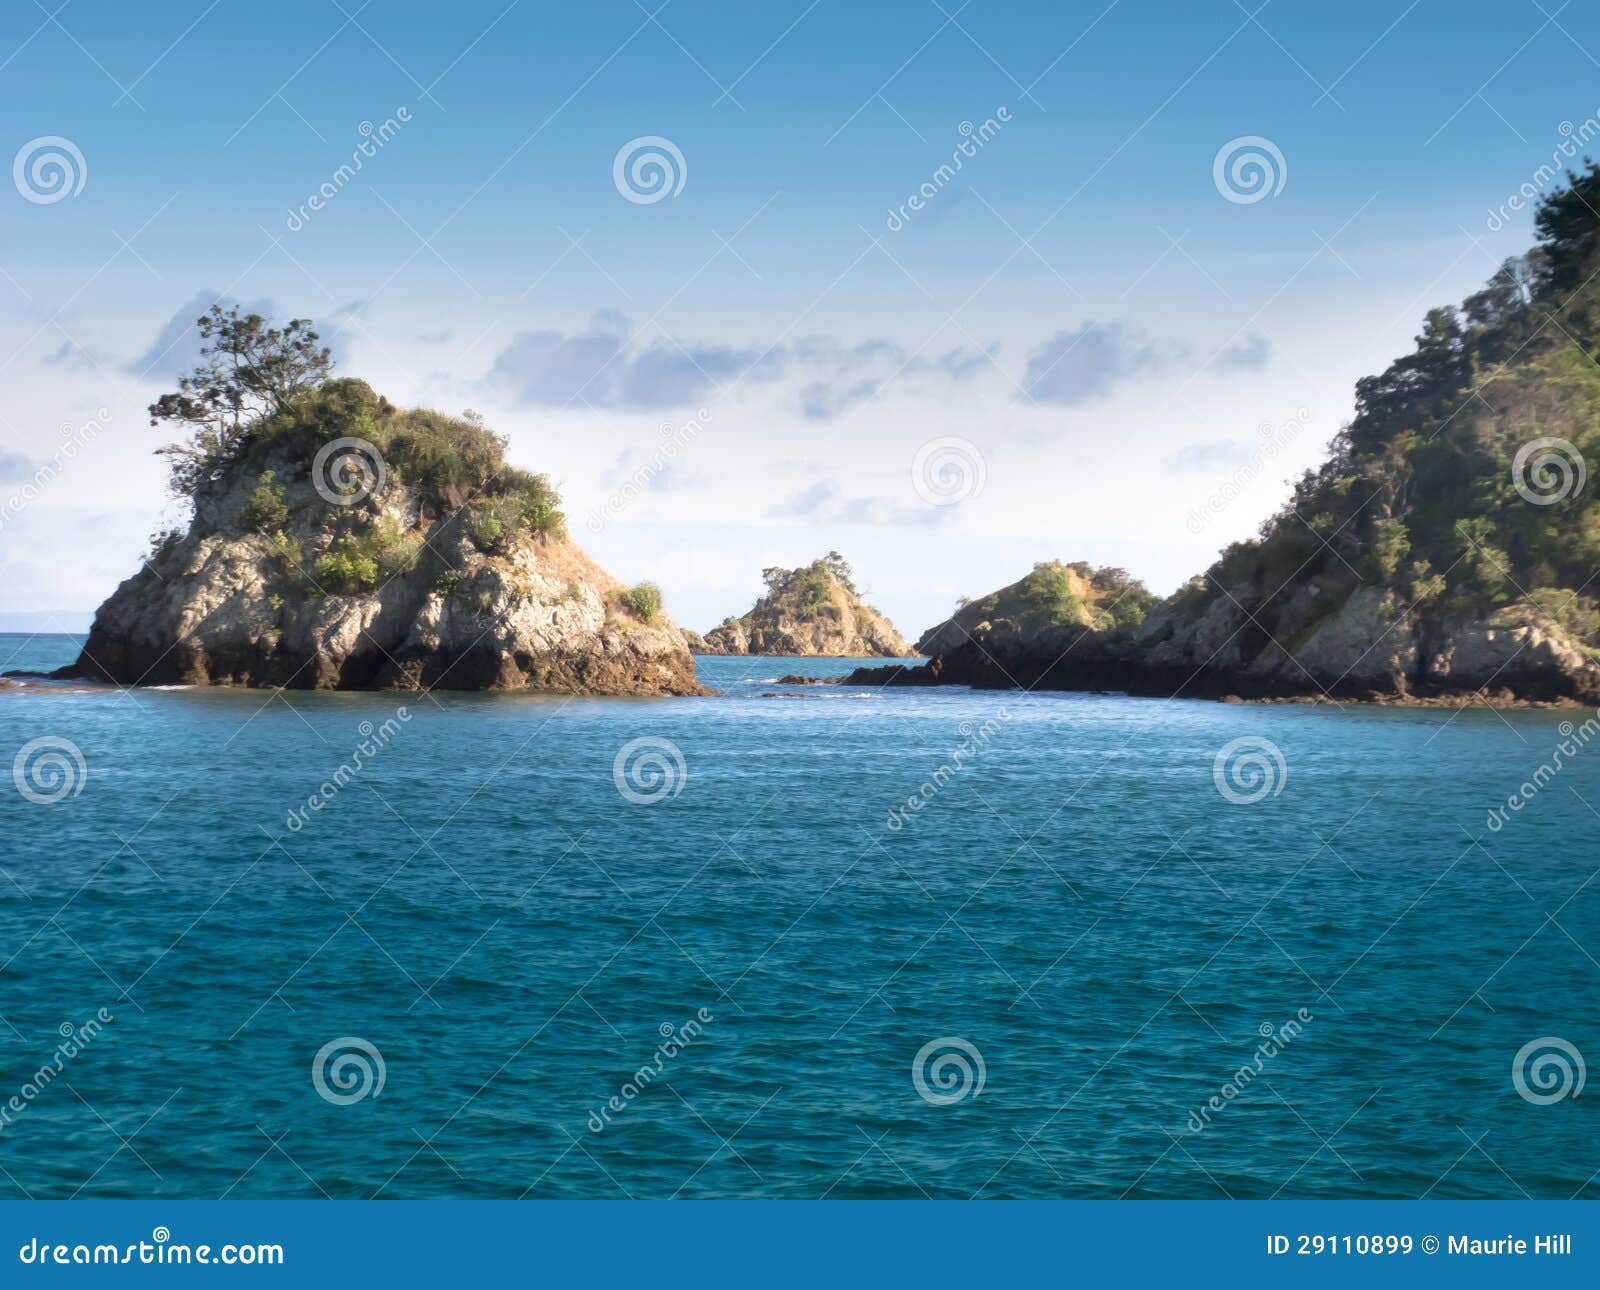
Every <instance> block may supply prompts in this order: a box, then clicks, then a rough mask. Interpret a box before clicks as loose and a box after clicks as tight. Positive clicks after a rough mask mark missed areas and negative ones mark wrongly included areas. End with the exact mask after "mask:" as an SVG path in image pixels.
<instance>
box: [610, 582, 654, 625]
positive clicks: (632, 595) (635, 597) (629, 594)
mask: <svg viewBox="0 0 1600 1290" xmlns="http://www.w3.org/2000/svg"><path fill="white" fill-rule="evenodd" d="M617 603H619V604H620V605H621V606H622V607H623V608H624V609H626V610H627V611H628V612H629V613H630V614H632V615H633V616H634V617H635V618H637V619H638V620H639V621H640V622H643V623H653V622H655V620H656V615H657V614H659V613H660V612H661V588H660V587H658V586H656V584H655V583H653V582H641V583H638V584H637V585H636V586H632V587H629V588H628V589H627V590H626V591H624V592H622V593H621V594H620V595H618V597H617Z"/></svg>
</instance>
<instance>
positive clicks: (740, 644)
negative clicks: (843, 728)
mask: <svg viewBox="0 0 1600 1290" xmlns="http://www.w3.org/2000/svg"><path fill="white" fill-rule="evenodd" d="M761 577H762V580H763V581H764V582H765V583H766V584H767V594H766V595H764V596H762V597H761V599H760V600H758V601H756V603H755V607H754V608H752V609H751V610H750V611H749V613H746V614H743V615H741V616H740V617H738V618H729V619H727V620H726V621H725V622H723V623H722V625H721V626H720V627H715V628H713V629H712V630H711V631H709V632H707V633H706V634H705V636H704V638H702V639H700V640H698V641H696V642H695V643H694V648H695V652H696V653H700V654H779V655H797V656H803V657H822V658H914V657H916V653H917V652H916V650H914V649H912V648H911V646H910V645H908V644H907V643H906V642H905V640H904V639H903V638H902V637H901V635H900V633H899V632H897V631H895V629H894V624H893V623H891V622H890V621H889V620H888V619H887V618H885V617H884V616H883V615H882V614H881V613H879V612H878V611H877V610H876V609H874V608H873V607H872V606H871V605H869V604H867V603H866V602H865V601H863V600H862V599H861V596H860V594H859V593H858V592H857V590H856V584H855V581H854V578H853V575H852V573H851V569H850V566H849V564H847V563H846V562H845V559H844V557H843V556H842V555H840V554H839V553H838V552H837V551H830V552H828V554H827V555H825V556H822V557H821V558H820V559H817V560H813V561H812V562H811V563H810V564H807V565H802V566H801V567H800V568H798V569H780V568H771V569H763V570H762V571H761Z"/></svg>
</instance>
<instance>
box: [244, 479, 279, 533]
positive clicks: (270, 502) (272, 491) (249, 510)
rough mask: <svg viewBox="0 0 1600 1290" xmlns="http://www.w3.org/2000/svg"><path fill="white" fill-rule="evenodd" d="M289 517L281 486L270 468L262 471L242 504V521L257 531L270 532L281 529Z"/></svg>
mask: <svg viewBox="0 0 1600 1290" xmlns="http://www.w3.org/2000/svg"><path fill="white" fill-rule="evenodd" d="M288 519H289V505H288V502H287V501H286V500H285V499H284V493H283V487H282V485H280V484H279V483H278V482H277V479H276V476H275V475H274V473H273V472H272V471H270V470H266V471H262V473H261V478H260V479H258V480H257V481H256V486H255V489H254V491H253V492H251V494H250V499H249V501H247V502H246V503H245V506H244V522H245V523H246V524H248V525H249V526H250V527H251V528H252V529H254V530H255V531H256V532H257V533H270V532H272V531H273V530H274V529H281V528H282V527H283V526H284V524H285V523H287V522H288Z"/></svg>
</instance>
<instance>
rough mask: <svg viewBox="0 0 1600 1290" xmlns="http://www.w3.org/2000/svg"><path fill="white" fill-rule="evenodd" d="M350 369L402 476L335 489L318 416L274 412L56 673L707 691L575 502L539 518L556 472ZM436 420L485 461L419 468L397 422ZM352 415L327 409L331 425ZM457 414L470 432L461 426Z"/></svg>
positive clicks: (300, 685)
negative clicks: (538, 473) (323, 469)
mask: <svg viewBox="0 0 1600 1290" xmlns="http://www.w3.org/2000/svg"><path fill="white" fill-rule="evenodd" d="M333 385H337V386H339V387H340V390H339V394H340V397H341V398H342V399H343V400H345V402H346V403H353V404H354V405H355V406H356V408H357V412H358V413H359V415H360V416H361V417H362V418H363V420H362V421H361V428H362V429H363V430H364V431H365V433H366V435H368V436H371V437H373V438H374V439H377V440H378V441H379V442H380V444H385V445H387V444H390V443H391V442H392V443H394V444H395V445H396V446H394V447H393V448H392V449H389V448H386V451H392V452H393V453H395V454H399V456H398V457H397V458H396V459H394V460H391V461H390V462H389V464H388V470H387V472H386V474H387V482H386V483H384V484H383V485H382V486H381V487H379V488H378V489H377V490H376V491H373V492H371V494H370V495H368V496H365V497H359V496H358V497H357V498H356V499H355V500H352V501H351V502H350V504H345V499H344V498H343V497H340V496H339V494H337V493H333V494H331V496H333V497H334V498H335V500H334V501H330V500H329V496H330V493H329V492H328V491H327V488H328V486H327V483H326V481H324V484H323V491H319V490H318V488H317V486H316V483H315V481H314V480H313V478H312V472H311V463H310V459H309V458H310V454H309V453H308V452H307V451H306V444H307V438H306V434H305V433H304V432H305V427H304V426H301V427H300V428H299V430H298V431H297V432H295V433H290V432H288V431H283V432H281V433H280V432H277V431H275V430H273V428H272V427H271V426H270V425H269V426H267V427H264V428H263V429H262V430H261V431H260V432H259V433H258V435H257V436H256V437H255V438H254V439H253V440H252V441H251V442H250V444H249V445H248V450H247V451H246V452H244V453H242V454H240V455H239V456H238V457H237V459H235V460H232V461H230V462H228V463H225V464H224V465H223V466H222V467H221V468H220V469H219V472H218V477H217V478H216V479H215V480H213V481H212V482H210V483H208V484H207V485H206V486H205V487H203V488H202V489H200V490H199V491H198V492H197V494H196V496H195V513H194V519H193V522H192V523H191V525H190V527H189V530H188V532H187V533H185V534H183V535H182V536H177V535H172V536H171V537H169V539H168V540H166V541H164V542H162V543H161V544H159V546H158V548H157V549H156V550H155V551H154V552H153V553H152V555H151V556H150V558H149V560H148V561H147V563H146V564H145V566H144V567H143V568H142V569H141V570H140V571H139V572H138V573H136V574H135V575H134V576H133V577H131V578H129V579H128V580H127V581H125V582H124V583H123V584H122V585H121V586H120V587H118V588H117V590H116V592H115V593H113V594H112V596H111V598H110V599H109V600H107V601H106V602H105V604H103V605H102V606H101V607H100V609H99V611H98V612H97V613H96V615H95V619H94V625H93V627H92V629H91V631H90V634H89V639H88V641H87V643H86V644H85V646H84V649H83V652H82V654H81V655H80V657H79V658H78V660H77V662H76V663H74V664H73V665H72V666H71V667H68V668H64V669H62V670H61V671H60V672H59V673H56V674H55V675H57V676H60V677H75V678H84V679H93V680H106V681H113V682H117V683H119V684H124V685H170V684H202V685H204V684H210V685H249V686H284V687H289V688H295V689H407V690H409V689H418V688H440V689H448V690H540V691H555V692H560V693H571V694H636V695H666V694H680V695H687V694H699V693H703V692H704V691H703V690H702V688H701V686H700V685H699V684H698V682H697V681H696V680H695V670H694V660H693V658H692V657H691V656H690V654H689V651H688V650H687V649H686V648H685V646H684V641H683V637H682V636H681V634H680V633H679V631H678V629H677V628H676V627H675V626H674V625H673V624H672V623H671V621H670V620H669V619H668V618H667V617H666V616H665V615H664V614H660V613H657V612H655V611H654V608H653V605H652V606H651V607H649V608H647V609H644V610H640V609H639V608H638V604H639V603H640V602H639V601H638V599H637V597H636V595H632V596H630V595H629V594H627V593H626V592H625V589H624V588H623V587H622V585H621V584H620V583H618V582H617V580H616V579H614V578H612V577H611V576H610V575H609V574H607V573H606V572H605V571H604V570H603V569H601V568H600V567H599V566H598V565H596V564H595V563H594V562H593V561H592V560H591V559H590V558H589V557H588V556H587V555H585V554H584V552H582V551H581V550H579V549H578V547H577V546H575V545H574V544H573V543H572V542H570V541H569V540H567V539H566V537H565V536H564V533H563V530H562V526H561V524H560V516H559V513H555V512H553V511H551V512H550V513H549V515H542V517H541V518H539V519H538V520H537V521H536V522H530V521H528V520H527V519H526V516H527V514H528V513H529V511H528V509H527V508H528V505H529V503H528V500H527V499H528V498H530V497H531V498H535V499H536V500H538V499H539V498H541V497H542V494H539V493H538V492H537V489H538V488H543V487H544V484H543V481H542V479H539V478H538V477H533V476H528V475H526V474H525V472H519V471H514V470H513V469H512V468H510V467H507V466H505V465H504V464H503V461H502V460H501V459H500V457H499V446H500V444H499V441H498V440H496V439H495V438H494V437H493V436H489V435H487V432H486V431H483V430H482V429H481V427H478V426H477V425H476V423H470V422H452V421H451V420H450V419H449V418H443V417H440V416H439V415H438V414H436V413H418V414H408V413H400V412H397V411H395V410H394V409H392V408H389V406H388V405H387V404H382V405H381V406H379V405H378V404H377V403H376V401H375V399H374V396H372V394H371V391H370V390H368V389H367V388H366V387H365V386H364V385H363V384H362V383H361V382H335V383H330V386H333ZM325 388H326V387H325ZM340 406H341V408H342V409H343V410H344V411H345V412H348V408H345V407H344V404H341V405H340ZM352 415H353V414H352ZM408 417H419V418H423V419H424V421H423V422H419V423H417V425H411V424H410V423H408V422H407V418H408ZM418 425H420V426H421V428H420V429H419V428H418ZM269 432H270V433H269ZM424 432H426V433H427V434H430V435H433V436H435V438H434V439H431V440H429V441H428V446H429V448H430V450H435V451H437V450H438V448H439V445H440V444H441V443H443V444H444V445H445V448H446V450H454V449H458V448H459V449H460V451H461V452H462V453H466V452H467V451H468V450H469V449H470V450H474V451H478V452H480V454H481V455H482V457H483V461H484V465H483V466H482V472H481V473H482V478H481V480H479V481H477V482H476V483H474V482H473V481H471V480H469V481H468V483H467V484H466V485H459V486H458V484H457V483H451V484H449V485H448V486H439V485H437V484H430V483H429V482H426V481H425V480H424V479H423V478H419V477H418V476H419V475H420V474H421V473H422V472H421V471H420V470H419V469H417V468H415V467H413V466H411V464H410V463H411V460H412V459H411V458H407V457H405V456H404V451H405V449H404V443H403V442H402V441H401V440H400V438H399V436H401V435H403V434H406V433H411V434H412V435H413V437H414V438H415V437H417V436H420V435H422V434H423V433H424ZM345 433H347V427H346V426H345V425H343V424H337V423H336V424H333V425H323V426H321V427H319V428H318V430H317V432H316V434H315V435H314V436H313V438H314V440H315V441H317V442H327V441H329V440H332V439H334V438H337V437H339V436H340V435H342V434H345ZM457 433H459V435H461V436H463V443H462V444H455V443H451V442H450V439H449V436H450V435H452V434H457ZM386 435H387V436H391V437H390V438H385V436H386ZM440 436H443V437H442V438H440ZM486 444H487V445H489V446H488V447H485V445H486ZM414 455H420V454H415V453H414ZM402 463H403V464H402ZM263 480H265V481H266V489H267V492H266V503H264V502H263V500H262V498H263V492H262V489H263ZM517 489H521V490H522V492H520V493H519V492H517V491H516V490H517ZM356 491H358V492H359V490H356ZM550 497H551V499H552V500H553V494H551V495H550ZM268 503H270V504H268ZM518 507H522V509H521V510H519V509H518ZM263 513H264V514H265V521H266V522H265V523H264V522H263ZM550 515H553V517H554V518H553V520H552V519H550ZM269 529H270V531H267V530H269ZM652 591H653V589H652ZM630 605H631V606H633V607H630ZM646 619H648V621H647V620H646Z"/></svg>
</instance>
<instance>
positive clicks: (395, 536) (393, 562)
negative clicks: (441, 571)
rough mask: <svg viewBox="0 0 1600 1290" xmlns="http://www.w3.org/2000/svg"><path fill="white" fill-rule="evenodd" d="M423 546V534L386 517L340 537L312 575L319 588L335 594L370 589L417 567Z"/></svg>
mask: <svg viewBox="0 0 1600 1290" xmlns="http://www.w3.org/2000/svg"><path fill="white" fill-rule="evenodd" d="M421 547H422V535H421V534H420V533H415V532H406V531H405V530H403V529H401V528H400V526H399V525H398V524H396V523H395V522H394V521H393V520H385V521H382V522H380V523H378V524H375V525H373V526H372V528H370V529H368V530H367V531H366V532H365V533H362V534H359V535H357V536H353V537H344V538H340V539H339V540H338V541H337V542H335V543H334V544H333V545H332V546H331V547H329V548H328V550H327V551H326V552H324V553H323V554H322V555H320V556H318V557H317V560H316V563H315V564H314V565H313V566H312V569H311V578H312V581H313V583H314V584H315V587H316V589H318V590H321V591H326V592H332V593H334V594H350V593H353V592H358V591H368V590H371V589H372V588H373V587H377V586H380V585H382V584H383V583H385V582H388V581H389V580H390V579H391V578H394V577H396V576H398V575H400V574H402V573H405V572H407V571H408V570H410V569H412V568H414V567H415V566H416V563H417V556H418V554H419V552H420V550H421Z"/></svg>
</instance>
